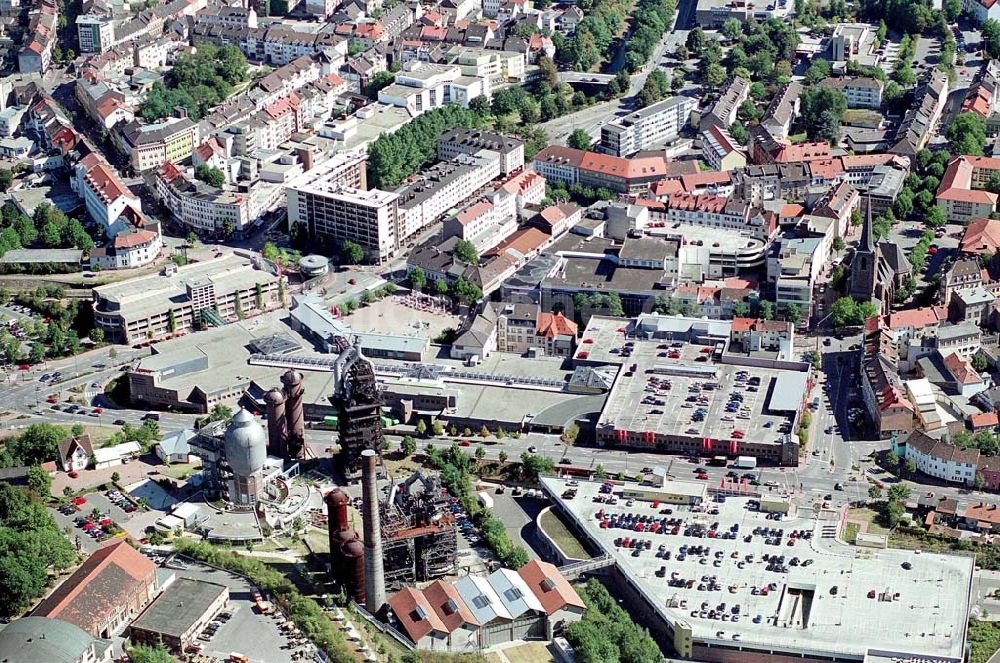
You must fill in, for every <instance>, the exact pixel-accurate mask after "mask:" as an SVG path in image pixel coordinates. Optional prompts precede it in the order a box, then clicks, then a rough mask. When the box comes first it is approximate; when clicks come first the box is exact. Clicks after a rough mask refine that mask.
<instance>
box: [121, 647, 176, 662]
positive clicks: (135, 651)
mask: <svg viewBox="0 0 1000 663" xmlns="http://www.w3.org/2000/svg"><path fill="white" fill-rule="evenodd" d="M128 654H129V657H130V658H131V659H132V661H134V662H135V663H177V659H176V658H174V657H173V656H172V655H171V654H170V651H169V650H168V649H167V648H166V647H164V646H163V645H162V644H159V645H156V646H150V645H135V646H133V647H131V648H129V652H128Z"/></svg>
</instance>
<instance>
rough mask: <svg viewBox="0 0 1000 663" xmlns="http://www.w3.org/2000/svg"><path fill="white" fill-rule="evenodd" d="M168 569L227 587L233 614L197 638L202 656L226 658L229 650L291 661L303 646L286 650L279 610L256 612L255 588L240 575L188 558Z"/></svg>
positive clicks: (263, 660) (266, 661)
mask: <svg viewBox="0 0 1000 663" xmlns="http://www.w3.org/2000/svg"><path fill="white" fill-rule="evenodd" d="M178 567H183V568H178ZM170 568H171V569H172V570H173V571H174V572H175V573H176V575H177V577H179V578H192V579H194V580H205V581H208V582H215V583H219V584H221V585H225V586H227V587H228V588H229V612H230V613H231V614H232V617H231V618H230V619H229V621H228V622H226V623H224V624H222V625H221V626H219V628H218V630H217V631H216V632H215V634H214V635H213V636H212V637H211V638H209V639H207V640H196V642H198V643H199V644H201V645H202V651H201V654H202V655H206V656H214V657H216V658H218V659H220V660H229V654H230V653H232V652H239V653H241V654H244V655H246V656H249V657H250V660H252V661H253V662H254V663H287V662H288V661H291V660H294V658H293V656H294V654H295V652H296V651H302V648H299V649H298V650H296V649H289V647H288V643H289V640H290V638H289V636H288V635H286V634H285V633H283V632H282V630H281V628H280V627H279V626H278V622H279V620H282V621H283V618H282V617H280V613H278V612H277V611H275V612H274V613H272V615H271V616H264V615H260V614H258V613H257V611H256V608H255V607H254V600H253V596H252V595H253V592H254V591H255V588H254V587H253V585H251V584H250V583H249V582H247V581H246V580H244V579H243V578H241V577H240V576H237V575H234V574H232V573H228V572H226V571H220V570H216V569H212V568H210V567H207V566H204V565H201V564H197V563H195V562H191V561H190V560H177V559H175V561H174V562H171V566H170Z"/></svg>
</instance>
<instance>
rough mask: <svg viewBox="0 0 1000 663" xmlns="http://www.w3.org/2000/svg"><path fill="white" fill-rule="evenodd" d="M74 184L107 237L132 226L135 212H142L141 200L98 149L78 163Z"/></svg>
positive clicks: (92, 216) (72, 184)
mask: <svg viewBox="0 0 1000 663" xmlns="http://www.w3.org/2000/svg"><path fill="white" fill-rule="evenodd" d="M74 175H75V177H74V178H73V179H72V180H71V186H72V187H73V189H74V190H75V191H76V193H77V195H79V196H80V197H81V198H83V202H84V205H85V206H86V208H87V213H88V214H89V215H90V217H91V218H92V219H93V220H94V221H96V222H97V224H98V225H99V226H100V227H101V228H102V229H103V230H104V233H105V235H107V236H108V237H115V236H116V235H117V234H118V233H121V232H124V231H126V230H129V229H131V228H132V227H133V224H132V220H133V216H132V215H133V214H136V213H137V214H139V215H140V216H141V212H142V201H141V200H139V197H138V196H136V195H135V194H134V193H132V191H131V190H130V189H129V188H128V187H127V186H125V184H124V183H123V182H122V181H121V179H120V178H119V177H118V174H117V173H116V172H115V171H114V169H113V168H112V167H111V165H110V164H109V163H108V162H107V161H105V160H104V159H103V158H102V157H101V155H100V154H98V153H97V152H91V153H90V154H88V155H87V156H85V157H84V158H82V159H80V161H79V162H78V163H77V164H76V168H75V170H74Z"/></svg>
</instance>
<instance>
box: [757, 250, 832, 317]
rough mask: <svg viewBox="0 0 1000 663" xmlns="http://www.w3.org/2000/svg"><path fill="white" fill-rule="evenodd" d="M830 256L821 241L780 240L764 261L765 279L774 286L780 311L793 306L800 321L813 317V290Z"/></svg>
mask: <svg viewBox="0 0 1000 663" xmlns="http://www.w3.org/2000/svg"><path fill="white" fill-rule="evenodd" d="M828 256H829V248H828V242H826V241H824V238H823V237H804V238H795V239H782V240H781V241H780V242H778V243H776V244H775V247H774V249H773V252H772V254H771V255H770V256H768V259H767V278H768V281H769V282H771V283H773V284H774V293H775V303H776V304H777V305H778V308H780V309H787V308H788V307H789V306H795V307H797V308H798V309H799V311H800V313H801V314H802V317H803V319H807V318H808V317H810V316H811V315H812V312H813V311H812V307H813V301H814V300H813V289H814V287H815V284H816V279H817V278H818V277H819V274H820V273H821V272H822V270H823V266H824V265H825V264H826V260H827V258H828Z"/></svg>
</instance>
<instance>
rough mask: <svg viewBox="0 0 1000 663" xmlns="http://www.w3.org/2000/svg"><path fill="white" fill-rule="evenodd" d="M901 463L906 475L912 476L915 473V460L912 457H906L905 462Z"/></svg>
mask: <svg viewBox="0 0 1000 663" xmlns="http://www.w3.org/2000/svg"><path fill="white" fill-rule="evenodd" d="M903 465H904V466H905V467H906V475H907V476H913V475H914V474H915V473H916V471H917V461H915V460H913V459H912V458H907V459H906V462H905V463H903Z"/></svg>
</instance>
